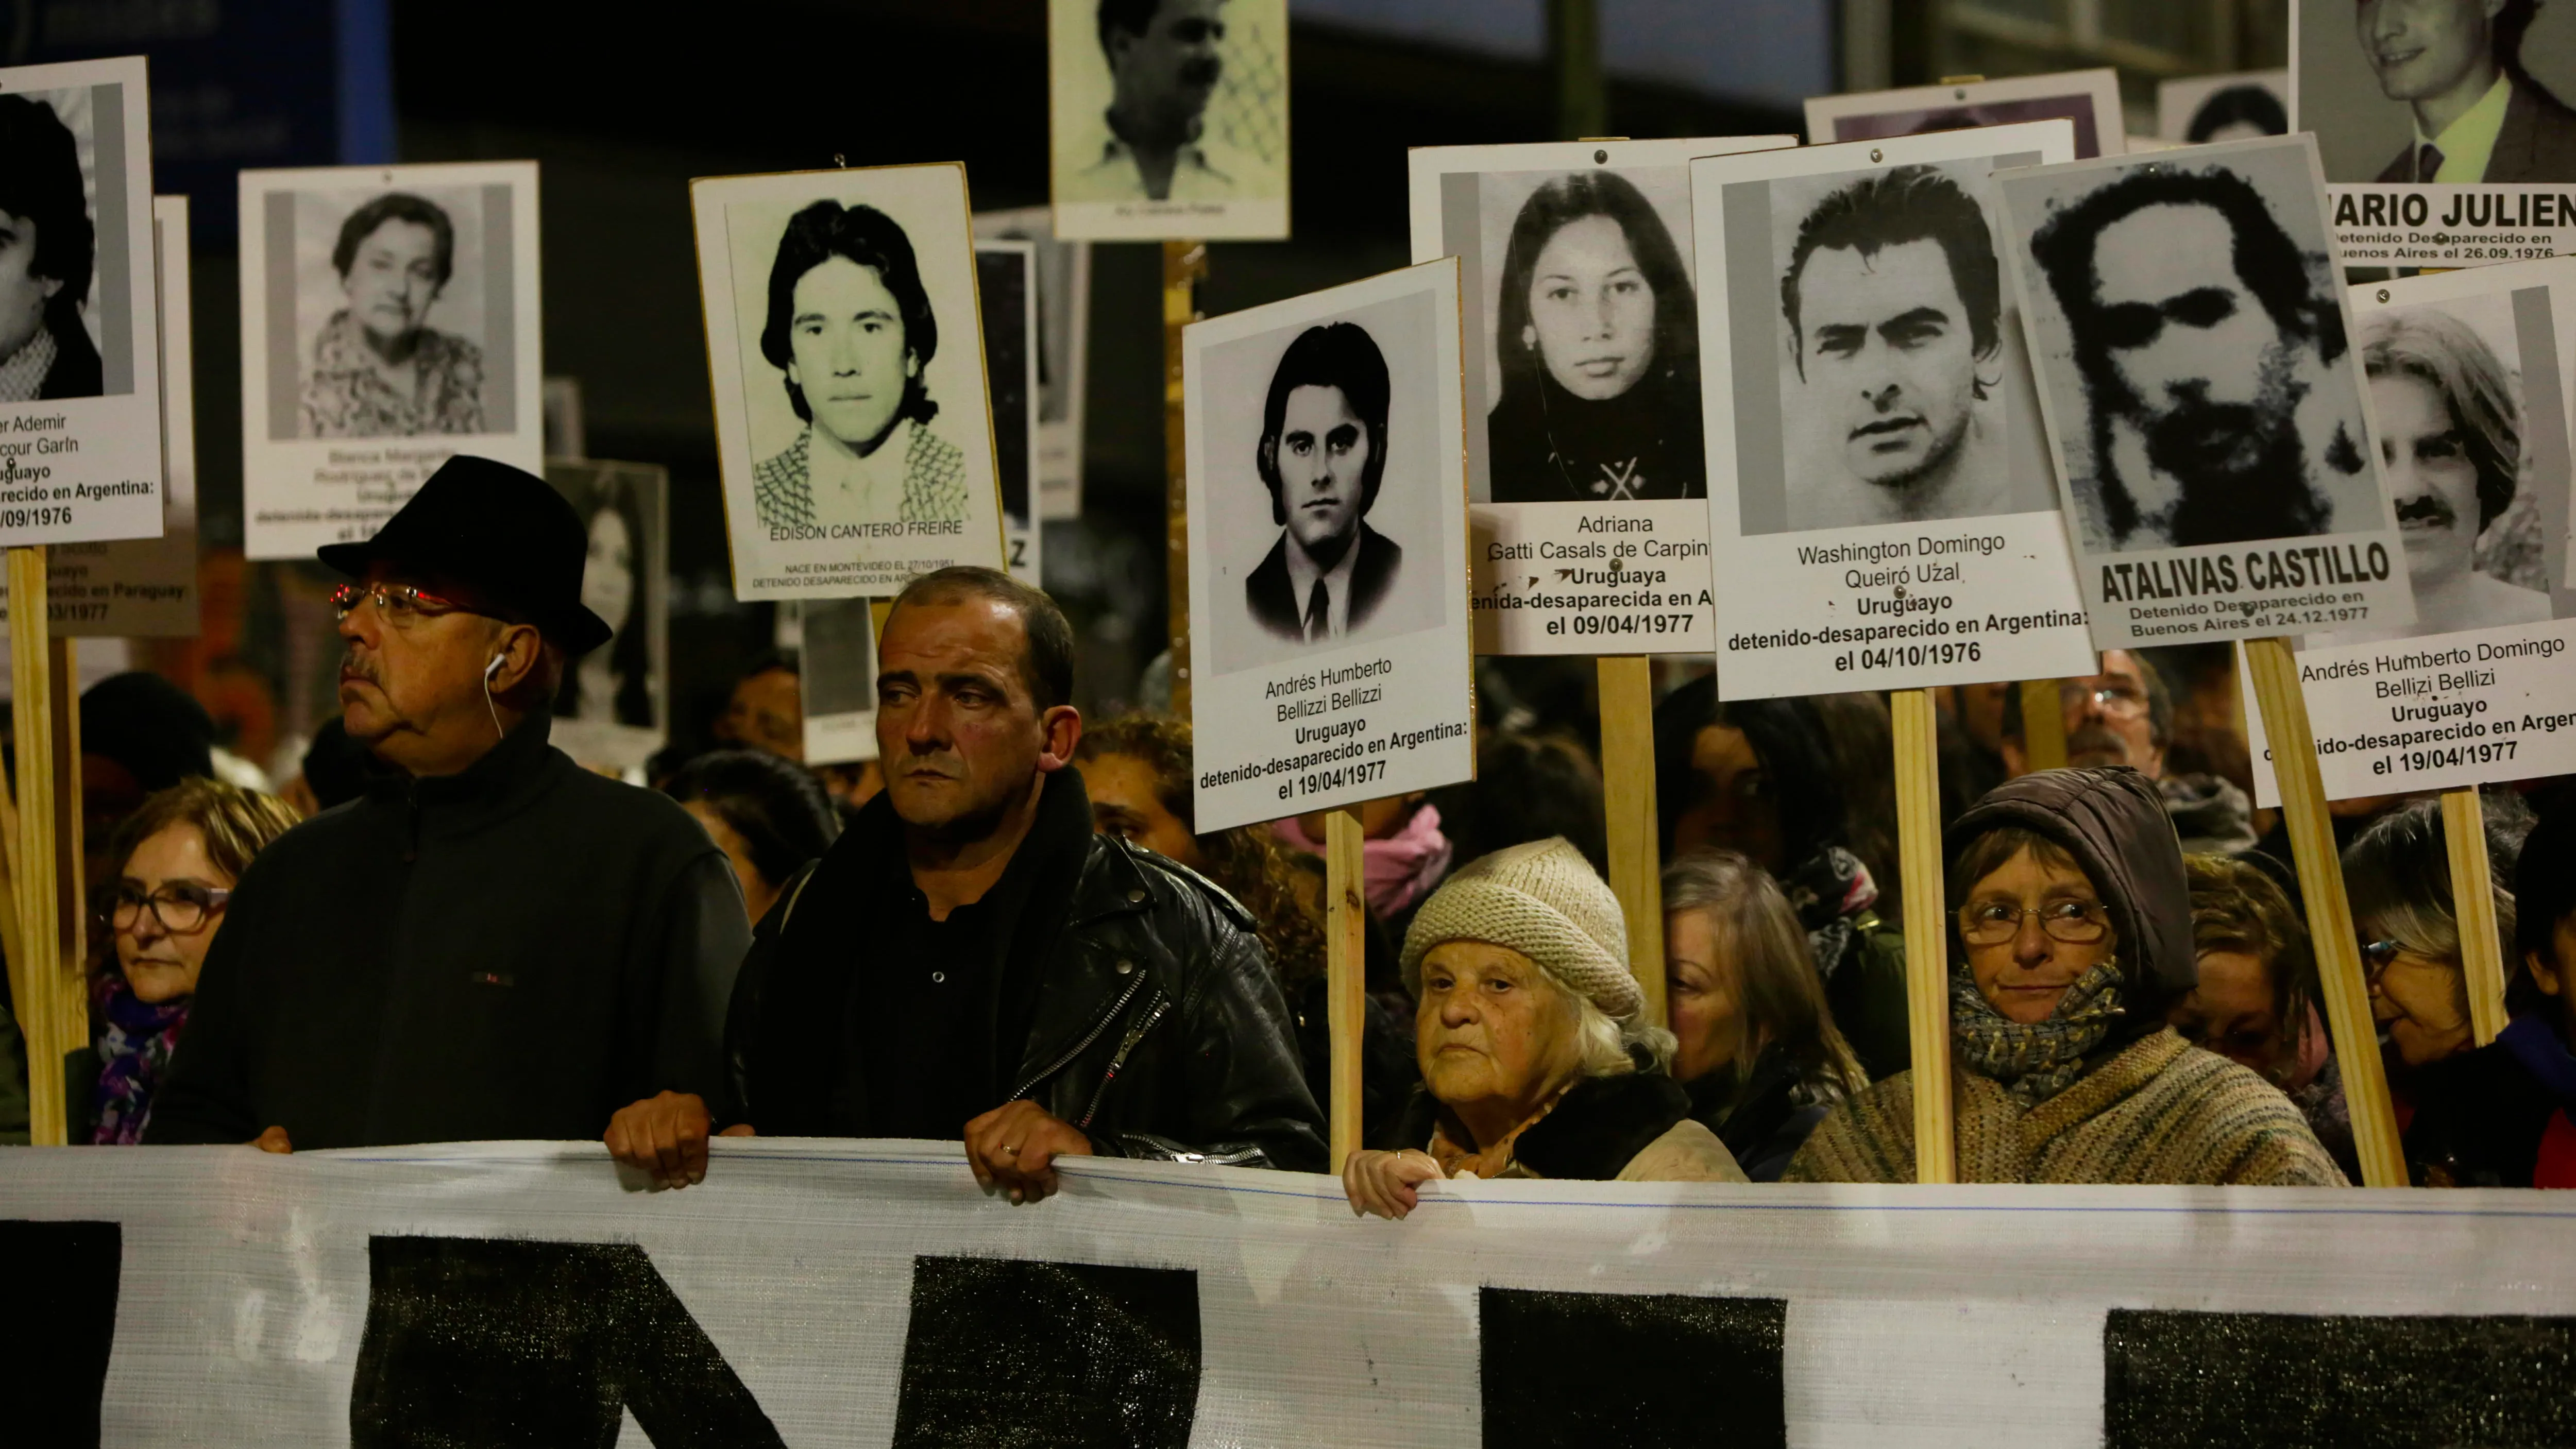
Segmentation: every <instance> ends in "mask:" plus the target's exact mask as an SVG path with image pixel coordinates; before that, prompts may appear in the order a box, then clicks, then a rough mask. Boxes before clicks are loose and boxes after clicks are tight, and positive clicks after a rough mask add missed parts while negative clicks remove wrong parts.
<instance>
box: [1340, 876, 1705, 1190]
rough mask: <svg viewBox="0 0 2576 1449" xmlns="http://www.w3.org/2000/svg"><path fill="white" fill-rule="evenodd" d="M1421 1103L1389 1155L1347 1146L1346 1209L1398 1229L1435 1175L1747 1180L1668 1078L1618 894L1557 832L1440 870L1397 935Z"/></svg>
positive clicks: (1667, 1057)
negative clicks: (1445, 875)
mask: <svg viewBox="0 0 2576 1449" xmlns="http://www.w3.org/2000/svg"><path fill="white" fill-rule="evenodd" d="M1403 965H1404V984H1405V986H1406V987H1407V988H1408V989H1409V990H1411V991H1412V993H1413V998H1414V1002H1415V1009H1414V1019H1413V1020H1414V1047H1415V1050H1416V1052H1417V1053H1418V1055H1419V1057H1420V1060H1421V1064H1422V1080H1423V1083H1424V1085H1425V1086H1426V1087H1427V1088H1428V1094H1427V1095H1426V1096H1421V1097H1417V1098H1416V1099H1415V1108H1416V1114H1415V1116H1414V1117H1413V1118H1412V1119H1411V1120H1410V1121H1408V1122H1407V1124H1406V1131H1405V1136H1404V1139H1403V1140H1405V1141H1408V1142H1422V1143H1424V1144H1426V1145H1425V1146H1423V1147H1420V1148H1411V1147H1408V1148H1406V1149H1404V1150H1403V1151H1401V1152H1360V1153H1354V1154H1353V1155H1352V1157H1351V1159H1350V1161H1349V1162H1348V1163H1346V1164H1345V1165H1344V1166H1343V1169H1342V1188H1343V1191H1345V1192H1346V1193H1348V1194H1349V1195H1350V1200H1351V1211H1353V1212H1355V1213H1376V1214H1377V1215H1378V1216H1380V1217H1388V1218H1400V1217H1403V1216H1404V1215H1405V1214H1406V1213H1409V1212H1411V1211H1412V1210H1413V1207H1414V1203H1415V1194H1414V1187H1415V1184H1417V1183H1421V1182H1426V1181H1429V1180H1430V1179H1432V1178H1435V1177H1566V1178H1591V1179H1596V1180H1606V1179H1617V1180H1619V1181H1621V1182H1742V1181H1743V1180H1744V1174H1743V1172H1742V1171H1741V1170H1740V1169H1738V1168H1737V1167H1736V1165H1735V1159H1734V1158H1733V1157H1732V1156H1730V1155H1729V1154H1728V1152H1727V1150H1726V1146H1725V1144H1724V1143H1722V1142H1720V1141H1718V1139H1717V1135H1716V1134H1715V1133H1713V1132H1711V1131H1709V1130H1708V1129H1707V1128H1706V1127H1703V1126H1701V1125H1700V1124H1699V1123H1697V1122H1695V1121H1693V1120H1691V1116H1690V1097H1689V1095H1688V1094H1687V1093H1685V1092H1683V1090H1682V1089H1681V1087H1680V1086H1679V1085H1678V1084H1676V1083H1675V1082H1674V1081H1673V1079H1672V1078H1671V1077H1670V1076H1668V1075H1666V1074H1665V1067H1666V1065H1667V1064H1668V1063H1669V1062H1670V1061H1671V1059H1672V1052H1673V1038H1672V1034H1671V1033H1669V1032H1666V1031H1664V1030H1662V1029H1661V1028H1659V1027H1654V1026H1650V1025H1648V1024H1647V1023H1646V1020H1645V1015H1644V1012H1645V1005H1646V1000H1645V994H1644V993H1643V992H1642V991H1640V990H1639V989H1638V987H1637V981H1636V978H1635V977H1634V976H1631V975H1630V974H1629V972H1628V932H1627V927H1626V925H1625V924H1624V923H1623V922H1622V920H1621V918H1620V915H1619V901H1618V898H1617V897H1615V896H1613V895H1612V894H1611V893H1610V888H1609V887H1608V886H1606V885H1604V884H1602V882H1601V877H1599V876H1597V875H1595V874H1593V872H1592V867H1591V865H1590V864H1589V863H1587V862H1586V861H1585V860H1584V858H1583V855H1582V853H1581V852H1579V851H1577V850H1576V849H1575V848H1574V846H1573V845H1571V844H1570V843H1568V842H1567V841H1566V840H1565V838H1564V837H1562V836H1558V837H1554V838H1552V839H1548V840H1541V841H1533V842H1531V843H1530V844H1527V845H1516V846H1513V847H1512V848H1510V849H1509V850H1498V851H1496V852H1494V853H1493V854H1492V855H1488V856H1486V857H1485V858H1483V859H1482V860H1479V861H1477V862H1475V863H1474V864H1472V865H1470V866H1468V867H1467V868H1466V869H1464V870H1461V871H1459V872H1458V873H1457V874H1455V875H1453V876H1451V877H1450V878H1449V880H1448V882H1447V883H1446V884H1444V885H1442V886H1441V887H1440V889H1439V890H1438V891H1436V892H1434V893H1433V895H1432V897H1431V899H1430V900H1429V901H1427V902H1425V903H1424V904H1423V907H1422V910H1421V911H1420V913H1418V914H1417V915H1415V917H1414V918H1413V927H1412V929H1411V930H1409V931H1407V932H1405V936H1404V956H1403Z"/></svg>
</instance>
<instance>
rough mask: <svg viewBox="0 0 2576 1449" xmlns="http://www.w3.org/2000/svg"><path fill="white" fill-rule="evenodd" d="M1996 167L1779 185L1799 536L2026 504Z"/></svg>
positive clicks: (1788, 410) (1782, 302)
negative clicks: (1998, 246)
mask: <svg viewBox="0 0 2576 1449" xmlns="http://www.w3.org/2000/svg"><path fill="white" fill-rule="evenodd" d="M1987 174H1988V167H1987V165H1986V164H1984V163H1976V162H1970V163H1953V164H1950V165H1938V166H1936V165H1914V166H1899V167H1895V168H1893V169H1890V170H1885V171H1874V172H1864V173H1861V174H1859V175H1849V174H1844V175H1831V176H1817V177H1798V178H1791V179H1784V180H1780V181H1775V182H1772V183H1771V206H1772V217H1773V224H1774V240H1773V255H1774V256H1775V258H1778V259H1779V264H1780V266H1781V271H1780V280H1779V306H1778V325H1779V329H1780V342H1781V349H1780V350H1781V354H1782V358H1783V361H1782V368H1781V377H1780V389H1781V407H1780V412H1781V416H1782V418H1783V420H1784V421H1785V422H1786V423H1787V425H1788V437H1787V439H1786V443H1787V449H1786V459H1785V463H1786V469H1787V480H1788V486H1787V494H1788V498H1787V502H1788V524H1789V528H1790V530H1791V531H1793V532H1794V531H1799V530H1804V529H1809V528H1832V527H1839V526H1845V525H1852V524H1870V523H1897V522H1914V521H1924V520H1931V519H1943V518H1976V517H1982V516H1985V515H1988V514H1995V513H2005V512H2012V511H2016V510H2014V508H2013V507H2012V502H2013V500H2012V486H2011V485H2012V478H2011V466H2010V465H2011V460H2010V457H2009V455H2008V453H2007V451H2006V441H2005V435H2006V430H2007V428H2008V426H2009V423H2010V412H2009V407H2010V401H2009V397H2008V389H2007V387H2006V375H2007V369H2008V368H2009V369H2018V368H2019V367H2020V357H2019V349H2018V348H2015V349H2012V350H2011V351H2010V352H2008V351H2007V349H2006V347H2005V339H2006V337H2007V336H2008V335H2010V333H2009V329H2010V328H2012V327H2013V326H2015V325H2016V324H2017V319H2015V318H2010V317H2007V316H2006V315H2005V307H2004V300H2003V299H2004V291H2005V286H2004V280H2003V271H2002V266H2001V263H2000V261H1999V260H1998V258H1997V256H1996V250H1995V242H1994V231H1993V227H1992V223H1991V220H1990V218H1989V216H1988V214H1987V210H1986V208H1985V206H1984V205H1982V204H1981V203H1980V196H1981V194H1983V193H1985V192H1987V191H1988V184H1987Z"/></svg>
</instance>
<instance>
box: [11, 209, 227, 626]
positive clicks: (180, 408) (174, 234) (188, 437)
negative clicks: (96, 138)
mask: <svg viewBox="0 0 2576 1449" xmlns="http://www.w3.org/2000/svg"><path fill="white" fill-rule="evenodd" d="M152 247H153V256H154V266H155V268H156V270H157V271H158V272H159V275H160V280H161V285H160V306H161V317H160V327H159V331H160V359H161V470H162V496H163V499H164V508H163V511H162V531H161V534H160V536H159V537H157V538H123V539H116V540H113V541H102V542H94V543H58V544H55V545H53V546H52V547H50V548H48V549H46V550H45V605H46V614H47V616H48V618H49V621H50V624H49V627H50V628H51V629H52V631H53V632H54V633H55V634H56V635H58V636H60V637H63V638H69V639H124V638H177V637H186V636H191V635H194V634H196V633H198V632H199V631H200V629H201V628H202V627H203V620H202V619H201V618H200V615H199V608H198V603H199V601H198V597H197V415H196V412H195V407H196V391H195V388H194V387H193V385H192V383H193V379H194V376H195V370H194V367H193V359H191V358H190V356H189V353H188V338H189V337H190V335H191V333H190V331H189V320H190V314H189V310H188V296H189V287H188V198H186V197H184V196H156V197H154V198H152ZM8 619H9V589H8V584H7V582H6V581H5V580H0V624H5V623H7V622H8Z"/></svg>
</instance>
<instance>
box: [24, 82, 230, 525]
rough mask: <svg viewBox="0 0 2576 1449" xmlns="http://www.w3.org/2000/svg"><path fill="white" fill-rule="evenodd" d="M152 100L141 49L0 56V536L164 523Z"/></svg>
mask: <svg viewBox="0 0 2576 1449" xmlns="http://www.w3.org/2000/svg"><path fill="white" fill-rule="evenodd" d="M148 115H149V107H148V104H147V101H146V98H145V95H144V83H143V60H142V58H141V57H139V56H134V57H127V58H125V59H121V60H98V61H80V62H76V63H72V64H66V65H36V66H19V67H15V68H12V69H7V70H0V157H5V158H6V160H7V164H6V165H5V166H0V544H7V545H11V546H16V545H20V544H44V543H70V542H80V541H89V540H98V539H114V538H157V537H159V536H160V534H161V529H162V511H163V502H162V470H161V365H160V361H161V358H160V345H159V319H158V317H157V315H156V309H155V307H154V304H153V291H154V286H153V283H154V277H153V270H152V257H153V250H152V146H151V131H150V127H149V126H148V125H147V124H146V117H147V116H148ZM179 244H180V245H181V246H182V247H183V248H184V247H185V245H186V239H185V238H184V237H183V238H181V239H180V242H179Z"/></svg>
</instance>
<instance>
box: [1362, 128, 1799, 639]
mask: <svg viewBox="0 0 2576 1449" xmlns="http://www.w3.org/2000/svg"><path fill="white" fill-rule="evenodd" d="M1796 142H1797V138H1796V137H1794V136H1720V137H1706V138H1701V139H1696V140H1681V141H1597V142H1596V141H1577V142H1545V143H1540V144H1537V145H1523V146H1437V147H1418V148H1416V149H1415V150H1413V151H1412V152H1411V153H1410V154H1409V156H1408V158H1407V164H1408V167H1409V170H1410V173H1411V192H1412V212H1413V258H1414V260H1415V261H1416V262H1427V261H1430V260H1433V259H1434V258H1437V257H1444V256H1455V257H1457V258H1458V262H1459V268H1460V283H1459V284H1460V287H1461V289H1462V294H1463V296H1464V299H1465V305H1466V308H1467V346H1468V355H1467V372H1466V406H1467V416H1468V419H1469V421H1468V425H1467V496H1468V499H1469V500H1470V506H1471V510H1472V516H1473V521H1472V524H1471V527H1472V529H1473V532H1474V535H1475V540H1476V543H1475V553H1474V557H1473V560H1472V569H1473V574H1474V581H1475V596H1474V606H1475V626H1476V629H1475V632H1476V649H1477V652H1478V653H1481V654H1598V653H1600V652H1602V651H1603V650H1604V649H1613V650H1614V651H1615V652H1618V653H1623V654H1634V653H1659V652H1668V653H1685V654H1704V653H1706V652H1707V650H1708V629H1709V624H1708V600H1707V594H1708V537H1707V527H1708V525H1707V520H1706V518H1705V516H1704V510H1703V509H1702V507H1701V504H1700V500H1701V499H1702V498H1704V497H1706V496H1707V493H1708V475H1707V458H1706V456H1705V452H1704V450H1703V448H1702V446H1701V441H1700V418H1699V407H1700V405H1699V387H1700V363H1699V303H1698V286H1697V282H1696V279H1695V278H1694V276H1693V274H1692V268H1693V266H1694V258H1693V256H1692V251H1691V229H1690V228H1691V217H1690V159H1691V158H1692V157H1694V156H1707V155H1712V154H1715V153H1718V152H1727V151H1744V150H1757V149H1764V148H1779V147H1787V146H1792V145H1795V144H1796ZM1614 534H1616V535H1619V536H1621V537H1622V538H1623V539H1624V541H1625V542H1627V543H1628V544H1630V545H1632V546H1634V547H1635V548H1636V549H1637V551H1636V552H1632V553H1627V554H1620V553H1618V552H1616V551H1615V550H1614V549H1613V547H1612V545H1611V542H1610V540H1611V538H1612V536H1613V535H1614ZM1648 541H1651V548H1648V547H1647V546H1646V544H1647V542H1648ZM1618 559H1626V560H1629V561H1632V562H1635V563H1637V564H1639V565H1641V566H1642V567H1643V570H1644V572H1642V573H1637V572H1633V571H1632V570H1630V569H1629V568H1628V567H1626V566H1625V565H1622V566H1621V567H1616V568H1614V567H1612V563H1613V561H1614V560H1618Z"/></svg>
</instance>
